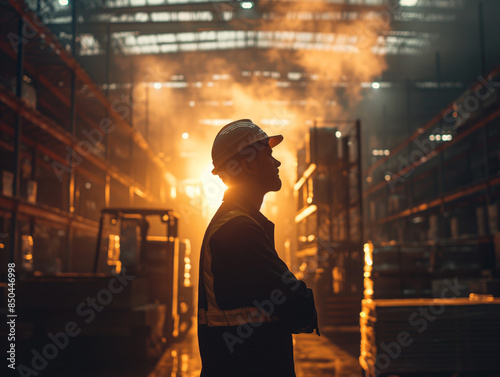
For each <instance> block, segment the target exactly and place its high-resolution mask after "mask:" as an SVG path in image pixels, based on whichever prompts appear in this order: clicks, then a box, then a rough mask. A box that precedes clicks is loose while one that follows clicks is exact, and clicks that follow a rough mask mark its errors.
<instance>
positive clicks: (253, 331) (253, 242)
mask: <svg viewBox="0 0 500 377" xmlns="http://www.w3.org/2000/svg"><path fill="white" fill-rule="evenodd" d="M231 210H243V212H246V213H247V214H248V215H250V216H251V218H249V217H248V216H238V217H235V218H233V219H231V220H229V221H228V222H226V223H225V224H224V225H222V226H221V227H220V228H219V230H217V231H216V232H215V233H214V234H213V235H212V237H211V238H210V239H207V238H208V236H207V235H208V233H209V230H210V227H211V226H212V225H213V224H214V222H216V221H217V220H218V219H220V218H221V217H222V216H224V214H226V213H227V212H228V211H231ZM252 219H253V220H252ZM254 220H255V221H254ZM207 242H208V243H209V247H210V251H211V254H212V265H211V267H212V268H211V271H212V275H213V289H214V293H215V298H216V302H217V304H218V306H219V308H220V309H221V310H231V309H237V308H243V307H260V308H264V310H265V311H266V312H268V313H270V314H271V315H272V317H273V319H275V320H273V321H272V322H264V323H252V324H248V323H246V324H243V323H242V324H240V325H238V326H207V325H200V324H199V325H198V342H199V347H200V355H201V359H202V373H201V377H246V376H248V377H250V376H252V377H295V371H294V361H293V343H292V333H304V332H306V333H312V332H313V331H314V330H316V332H317V333H318V335H319V329H318V322H317V314H316V309H315V305H314V298H313V294H312V291H311V290H310V289H309V288H307V287H306V285H305V284H304V282H302V281H299V280H297V279H296V278H295V276H294V275H293V274H292V273H291V272H290V271H289V270H288V268H287V266H286V264H285V263H284V262H283V261H282V260H281V259H280V258H279V256H278V254H277V253H276V250H275V247H274V224H273V223H272V222H271V221H269V220H268V219H267V218H266V217H265V216H264V215H262V213H260V212H259V211H258V210H255V209H253V210H252V209H250V208H249V206H248V205H245V203H244V202H241V200H240V201H238V200H237V199H236V198H235V197H234V196H233V195H231V193H230V192H229V193H228V192H226V195H225V197H224V203H223V204H222V205H221V207H220V208H219V210H218V211H217V213H216V214H215V216H214V218H213V219H212V222H211V223H210V225H209V227H208V229H207V233H206V234H205V238H204V240H203V246H202V249H201V258H200V281H199V295H198V308H199V309H200V308H201V309H205V310H206V309H207V297H206V290H205V283H204V277H203V271H204V270H203V268H204V266H203V253H204V250H205V245H206V243H207Z"/></svg>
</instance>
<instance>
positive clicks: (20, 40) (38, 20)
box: [7, 9, 59, 54]
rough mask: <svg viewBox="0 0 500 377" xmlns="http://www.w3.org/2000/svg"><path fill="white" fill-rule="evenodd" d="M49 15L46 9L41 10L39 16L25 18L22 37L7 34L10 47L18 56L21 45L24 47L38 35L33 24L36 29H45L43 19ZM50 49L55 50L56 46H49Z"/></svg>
mask: <svg viewBox="0 0 500 377" xmlns="http://www.w3.org/2000/svg"><path fill="white" fill-rule="evenodd" d="M48 15H49V13H48V12H47V11H46V9H40V14H39V15H37V14H36V13H34V12H33V13H31V14H29V16H30V17H29V18H28V15H26V16H23V18H22V20H23V26H22V29H21V35H19V34H17V33H14V32H9V33H8V34H7V39H8V40H9V42H10V45H11V46H12V49H13V50H14V51H15V52H16V54H17V53H18V52H19V48H20V46H21V45H24V44H26V43H28V42H29V41H30V40H32V39H33V38H34V37H35V36H36V35H38V31H37V30H36V29H35V28H34V27H33V26H31V24H33V25H35V26H36V27H39V28H42V27H45V26H46V25H45V23H44V22H42V18H44V17H45V16H48ZM49 47H51V48H54V49H55V46H53V45H49ZM55 52H56V53H59V51H58V50H57V49H56V50H55Z"/></svg>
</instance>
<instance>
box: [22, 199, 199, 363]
mask: <svg viewBox="0 0 500 377" xmlns="http://www.w3.org/2000/svg"><path fill="white" fill-rule="evenodd" d="M178 224H179V216H178V215H177V214H176V213H175V212H174V211H172V210H169V209H141V208H105V209H102V211H101V217H100V221H99V231H98V236H97V242H96V249H95V254H94V258H93V269H92V271H91V272H89V273H74V272H65V273H55V274H40V273H35V274H32V275H31V276H25V277H24V278H23V279H22V280H20V281H19V285H18V295H17V297H19V300H18V308H19V310H20V311H21V310H22V313H23V318H22V323H19V331H20V332H21V333H22V336H23V338H24V339H23V340H24V342H23V343H24V344H25V346H26V347H25V351H26V352H22V354H23V355H24V356H26V358H25V360H24V361H25V362H26V364H27V365H29V364H30V363H31V360H30V359H31V358H32V356H33V355H35V354H40V355H42V356H43V352H42V351H43V350H45V349H48V348H50V347H47V344H55V346H59V345H61V344H64V347H59V348H61V349H60V350H59V352H60V354H61V355H63V354H64V355H65V356H64V358H65V359H67V360H82V355H85V359H91V360H101V361H105V360H112V359H115V358H117V357H118V358H123V357H124V356H130V357H133V358H134V360H137V361H139V360H144V361H147V362H151V361H154V360H157V359H158V358H159V357H160V356H161V354H162V353H163V352H164V350H165V349H166V348H167V347H168V346H170V345H171V344H172V343H173V342H175V341H177V340H179V339H181V338H182V337H183V336H185V335H186V333H187V332H188V331H189V329H190V328H191V326H192V316H193V315H194V296H193V284H192V279H191V247H190V243H189V240H187V239H184V240H182V239H180V238H179V237H178ZM20 320H21V319H20ZM68 324H71V326H70V327H69V329H70V330H71V332H70V333H68ZM58 339H59V340H60V339H69V340H68V342H67V344H66V343H65V342H60V341H58ZM56 340H57V341H56ZM51 347H52V349H55V348H54V347H53V346H51ZM62 348H65V349H64V350H63V349H62ZM35 351H36V352H35ZM63 351H64V352H63ZM20 361H21V360H20Z"/></svg>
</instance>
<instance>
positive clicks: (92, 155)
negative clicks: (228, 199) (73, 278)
mask: <svg viewBox="0 0 500 377" xmlns="http://www.w3.org/2000/svg"><path fill="white" fill-rule="evenodd" d="M71 3H72V5H71V8H72V12H71V14H72V17H73V19H76V18H77V12H78V2H71ZM43 16H44V14H43V12H41V13H38V14H37V13H36V12H34V11H32V10H30V8H29V7H28V5H27V3H26V2H24V1H8V2H7V4H6V6H5V7H4V8H3V9H2V12H1V15H0V19H1V21H2V26H1V29H2V35H5V36H6V38H2V39H1V40H0V60H1V61H2V68H1V72H0V114H1V115H0V130H1V137H0V155H1V159H0V160H1V162H0V170H1V175H2V179H1V180H0V183H1V187H0V188H1V190H0V213H1V216H0V233H1V234H2V236H1V238H0V245H1V247H2V248H4V249H6V250H9V253H2V258H4V259H6V260H5V262H6V261H7V259H11V260H13V261H15V262H16V263H17V264H18V265H19V266H22V268H24V269H27V270H28V271H29V270H33V269H34V270H38V271H41V272H57V271H65V272H68V271H74V272H78V271H83V270H90V266H91V264H89V263H91V259H92V257H91V256H90V255H89V253H88V252H86V250H88V249H89V248H90V249H92V248H93V245H94V243H95V236H96V235H97V225H98V224H97V221H98V219H99V211H100V209H101V208H102V207H105V206H106V207H107V206H128V205H134V206H143V207H144V206H148V205H151V204H150V203H155V204H158V205H160V204H162V203H163V204H168V195H169V194H170V187H169V183H168V181H167V180H166V177H165V174H166V173H167V169H166V166H165V164H164V163H163V161H162V160H161V159H160V158H159V157H158V155H157V154H156V153H155V152H154V151H153V150H152V149H151V147H150V146H149V145H148V143H147V141H146V140H145V139H144V137H143V136H142V135H141V134H140V133H139V132H138V131H136V130H135V129H134V128H132V127H131V126H130V117H131V112H132V104H131V102H130V101H128V99H127V98H126V96H123V93H119V94H118V95H116V96H114V95H113V94H112V92H108V91H106V92H108V93H103V92H102V91H101V90H100V89H99V88H98V86H97V85H96V84H95V83H94V82H93V80H92V79H91V78H90V77H89V75H88V74H87V73H86V71H85V70H84V68H83V67H82V66H81V65H80V64H79V63H78V61H77V60H76V58H75V55H76V54H75V52H76V51H77V49H78V43H79V35H78V33H77V25H76V23H75V22H74V23H73V28H72V35H70V36H69V37H67V38H66V40H65V41H60V40H59V39H58V37H56V35H55V34H54V32H53V31H52V30H51V29H49V28H48V27H47V26H46V25H45V24H44V17H43ZM108 69H109V68H108ZM49 244H50V245H49ZM30 247H31V248H32V249H33V250H32V253H31V252H29V250H25V251H24V253H25V254H26V253H27V255H28V256H29V255H30V254H31V256H32V258H33V259H27V258H26V257H23V256H22V254H23V252H22V249H23V248H24V249H29V248H30ZM70 250H71V251H72V252H70ZM44 254H48V255H44ZM2 265H4V266H5V263H2Z"/></svg>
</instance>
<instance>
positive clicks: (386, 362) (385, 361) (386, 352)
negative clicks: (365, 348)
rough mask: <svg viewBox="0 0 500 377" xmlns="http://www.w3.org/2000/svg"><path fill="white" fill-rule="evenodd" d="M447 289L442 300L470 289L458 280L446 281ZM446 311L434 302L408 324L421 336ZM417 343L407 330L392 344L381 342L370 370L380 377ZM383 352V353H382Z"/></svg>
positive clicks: (411, 318) (457, 295)
mask: <svg viewBox="0 0 500 377" xmlns="http://www.w3.org/2000/svg"><path fill="white" fill-rule="evenodd" d="M444 285H445V287H444V288H443V289H442V290H441V293H440V298H441V299H452V298H457V297H459V296H460V295H461V293H462V292H463V291H464V290H466V289H467V288H468V287H467V286H466V285H460V284H459V282H458V279H457V278H455V280H454V281H453V283H452V282H450V281H449V280H445V281H444ZM445 310H446V307H445V305H444V304H443V303H442V302H440V301H434V303H433V304H431V305H429V306H420V307H419V308H418V309H417V310H415V311H414V312H413V313H411V314H410V316H409V317H408V323H409V324H410V326H411V327H412V328H413V329H415V331H416V332H417V333H419V334H421V333H423V332H424V331H425V330H427V327H428V325H429V322H434V321H435V320H436V319H437V318H438V317H439V316H440V315H441V314H443V313H444V312H445ZM414 341H415V339H414V337H413V335H412V334H411V333H410V332H409V331H406V330H403V331H400V332H399V333H398V335H397V336H396V339H395V340H394V341H392V342H390V343H385V342H381V343H380V344H379V345H378V347H377V356H376V359H375V364H374V365H369V367H370V369H371V370H372V371H374V372H375V376H379V375H380V374H381V373H384V371H386V370H387V369H388V368H389V367H390V365H391V363H392V362H393V361H394V360H396V359H397V358H399V357H400V356H401V354H402V352H403V349H404V348H406V347H410V346H411V345H412V344H413V342H414ZM380 351H381V352H380Z"/></svg>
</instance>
